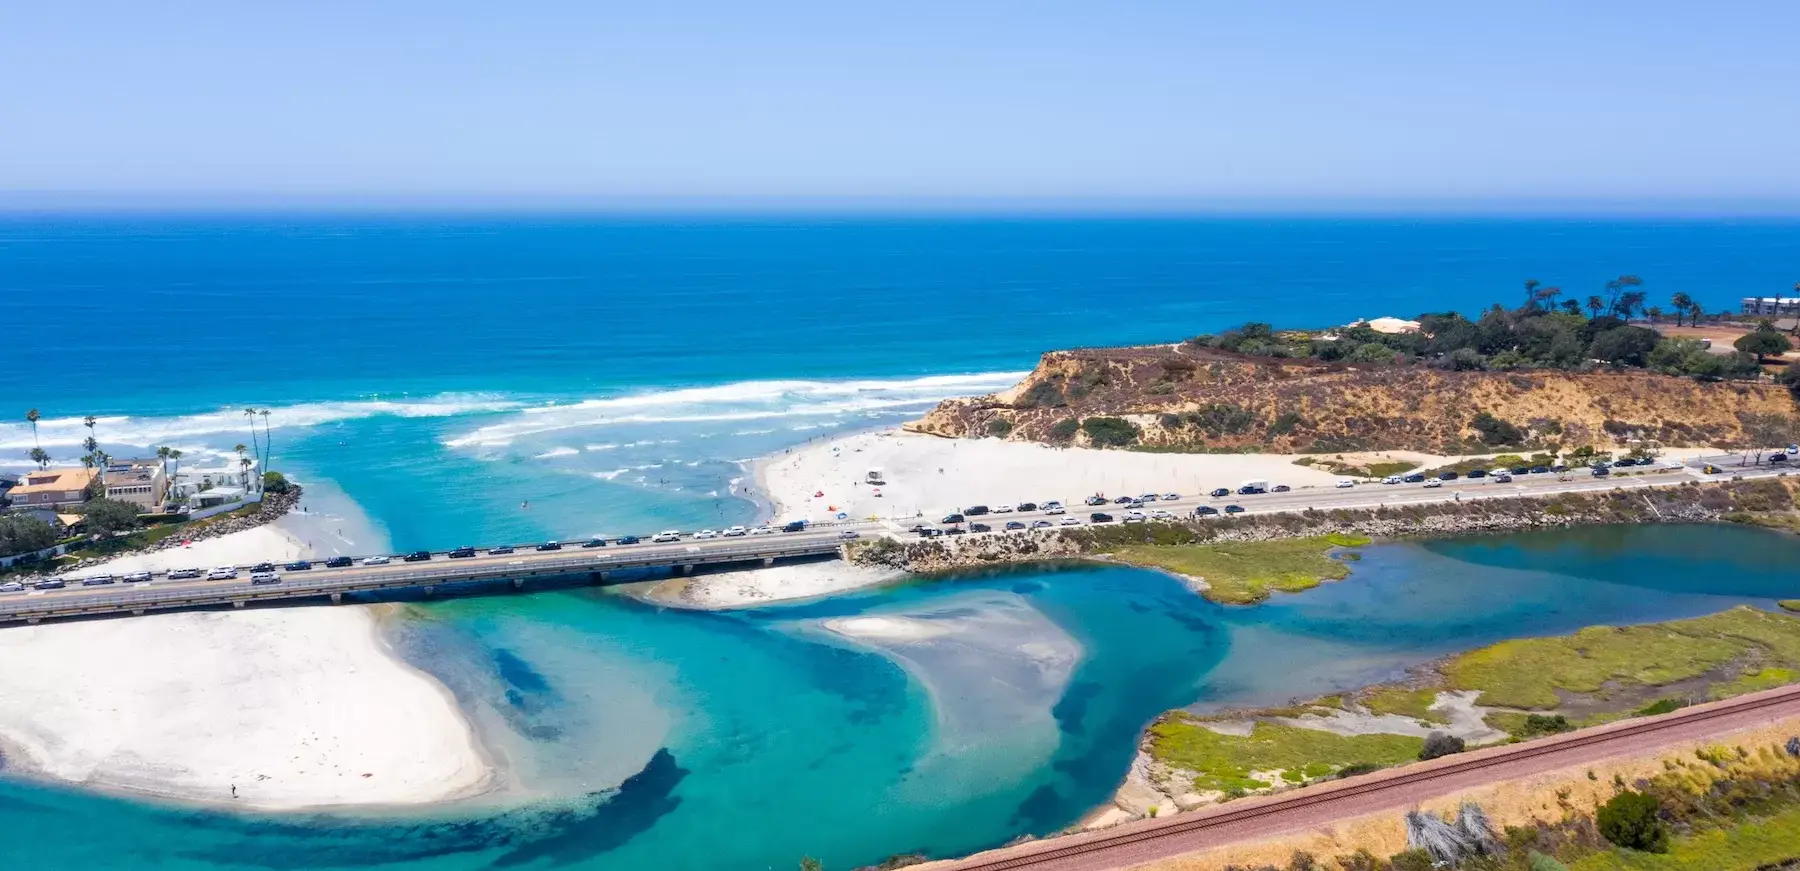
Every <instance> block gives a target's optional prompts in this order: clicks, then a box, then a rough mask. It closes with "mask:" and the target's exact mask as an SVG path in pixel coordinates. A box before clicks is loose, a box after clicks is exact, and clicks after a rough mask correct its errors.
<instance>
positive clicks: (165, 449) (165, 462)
mask: <svg viewBox="0 0 1800 871" xmlns="http://www.w3.org/2000/svg"><path fill="white" fill-rule="evenodd" d="M169 453H170V448H169V446H168V445H162V446H160V447H158V448H157V449H156V458H157V459H159V460H162V473H163V479H164V480H168V477H169Z"/></svg>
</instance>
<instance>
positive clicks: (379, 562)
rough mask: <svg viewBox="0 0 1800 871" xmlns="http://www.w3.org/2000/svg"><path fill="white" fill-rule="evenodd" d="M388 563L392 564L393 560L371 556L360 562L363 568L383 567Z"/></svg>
mask: <svg viewBox="0 0 1800 871" xmlns="http://www.w3.org/2000/svg"><path fill="white" fill-rule="evenodd" d="M390 562H393V560H391V559H388V558H387V557H384V556H372V557H368V558H367V559H364V560H363V561H362V564H363V565H365V566H385V565H387V564H388V563H390Z"/></svg>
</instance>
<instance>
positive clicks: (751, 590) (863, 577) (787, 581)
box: [639, 559, 902, 610]
mask: <svg viewBox="0 0 1800 871" xmlns="http://www.w3.org/2000/svg"><path fill="white" fill-rule="evenodd" d="M901 576H902V573H901V572H896V571H889V570H884V569H875V568H869V567H866V566H856V565H851V564H849V563H847V562H844V561H843V560H836V559H834V560H826V561H822V562H806V563H784V564H779V565H774V566H770V567H768V568H761V569H748V570H745V571H736V572H702V573H700V574H695V575H691V576H688V577H672V578H669V579H668V580H664V581H657V582H655V583H653V584H651V585H650V586H648V588H646V589H645V590H644V591H643V592H642V593H640V594H639V596H640V598H643V599H644V600H646V601H649V602H652V603H655V604H658V605H668V606H670V607H675V608H695V609H700V610H718V609H724V608H751V607H755V606H757V605H772V604H775V603H778V602H792V601H797V600H800V599H815V598H818V597H820V596H829V595H832V594H833V593H842V592H847V591H849V590H857V589H861V588H863V587H871V586H874V585H876V584H880V583H885V582H887V581H891V580H895V579H896V578H899V577H901Z"/></svg>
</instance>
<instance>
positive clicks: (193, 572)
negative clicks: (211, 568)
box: [169, 568, 206, 581]
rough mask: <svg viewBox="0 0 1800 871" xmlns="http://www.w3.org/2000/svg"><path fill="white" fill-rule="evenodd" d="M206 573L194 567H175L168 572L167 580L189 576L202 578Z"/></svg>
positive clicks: (185, 578)
mask: <svg viewBox="0 0 1800 871" xmlns="http://www.w3.org/2000/svg"><path fill="white" fill-rule="evenodd" d="M205 576H206V573H205V572H203V571H201V570H199V569H196V568H186V569H175V570H174V571H171V572H169V580H171V581H182V580H187V579H189V578H203V577H205Z"/></svg>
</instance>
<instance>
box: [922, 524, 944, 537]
mask: <svg viewBox="0 0 1800 871" xmlns="http://www.w3.org/2000/svg"><path fill="white" fill-rule="evenodd" d="M943 534H944V531H943V530H942V529H939V528H937V527H935V526H921V527H919V537H920V538H937V537H938V536H940V535H943Z"/></svg>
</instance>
